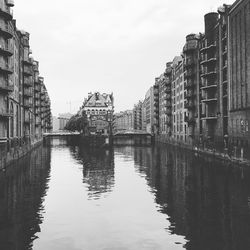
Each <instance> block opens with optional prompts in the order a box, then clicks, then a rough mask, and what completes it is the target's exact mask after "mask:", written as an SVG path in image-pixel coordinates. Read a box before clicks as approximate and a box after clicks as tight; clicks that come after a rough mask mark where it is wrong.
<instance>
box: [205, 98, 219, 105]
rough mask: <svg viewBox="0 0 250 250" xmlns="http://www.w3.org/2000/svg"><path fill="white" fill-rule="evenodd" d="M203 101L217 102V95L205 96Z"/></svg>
mask: <svg viewBox="0 0 250 250" xmlns="http://www.w3.org/2000/svg"><path fill="white" fill-rule="evenodd" d="M201 101H202V102H204V103H207V104H208V103H214V102H217V97H203V98H202V100H201Z"/></svg>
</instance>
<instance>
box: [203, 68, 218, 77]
mask: <svg viewBox="0 0 250 250" xmlns="http://www.w3.org/2000/svg"><path fill="white" fill-rule="evenodd" d="M216 74H217V72H216V70H215V69H214V70H211V71H208V70H203V71H202V73H201V77H204V78H205V77H210V76H213V77H214V76H215V75H216Z"/></svg>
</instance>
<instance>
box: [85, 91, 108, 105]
mask: <svg viewBox="0 0 250 250" xmlns="http://www.w3.org/2000/svg"><path fill="white" fill-rule="evenodd" d="M111 102H112V101H111V97H110V95H107V94H100V93H99V92H96V93H94V94H92V95H91V96H89V98H88V100H87V102H86V104H85V105H84V106H85V107H108V105H109V104H110V103H111Z"/></svg>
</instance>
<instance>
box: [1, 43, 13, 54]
mask: <svg viewBox="0 0 250 250" xmlns="http://www.w3.org/2000/svg"><path fill="white" fill-rule="evenodd" d="M13 53H14V52H13V50H12V49H10V48H8V46H4V45H2V44H1V45H0V55H3V56H12V55H13Z"/></svg>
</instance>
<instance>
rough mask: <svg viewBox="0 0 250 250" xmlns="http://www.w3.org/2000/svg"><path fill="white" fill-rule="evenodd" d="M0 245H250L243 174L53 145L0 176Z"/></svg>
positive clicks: (83, 248) (169, 156)
mask: <svg viewBox="0 0 250 250" xmlns="http://www.w3.org/2000/svg"><path fill="white" fill-rule="evenodd" d="M0 249H1V250H26V249H34V250H144V249H145V250H166V249H169V250H177V249H189V250H217V249H218V250H231V249H232V250H245V249H250V171H249V169H247V168H240V167H237V166H233V165H223V164H222V163H216V162H214V161H211V160H210V161H209V160H205V159H200V158H199V157H198V156H195V155H193V154H192V153H190V152H189V151H184V150H180V149H178V150H177V149H175V148H171V147H169V146H168V147H167V146H162V147H156V146H155V147H115V148H112V149H98V150H97V149H91V148H88V147H85V146H81V144H80V143H79V142H77V141H75V140H74V139H72V138H68V139H52V140H49V141H47V142H46V143H45V144H44V145H43V146H41V147H38V148H37V149H35V150H34V151H33V152H32V153H30V154H29V155H27V157H25V158H23V159H22V160H20V161H19V162H17V163H16V164H14V165H13V166H10V167H8V168H7V169H6V170H5V171H2V172H0Z"/></svg>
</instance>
